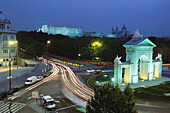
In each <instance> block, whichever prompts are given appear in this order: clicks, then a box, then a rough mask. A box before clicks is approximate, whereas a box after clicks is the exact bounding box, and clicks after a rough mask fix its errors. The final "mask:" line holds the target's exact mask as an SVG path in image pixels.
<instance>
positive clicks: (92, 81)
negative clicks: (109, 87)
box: [88, 73, 113, 88]
mask: <svg viewBox="0 0 170 113" xmlns="http://www.w3.org/2000/svg"><path fill="white" fill-rule="evenodd" d="M104 75H106V74H100V75H97V76H93V77H91V78H90V79H89V80H88V84H89V85H90V86H91V87H92V88H98V87H100V86H98V85H96V81H98V82H105V81H110V78H111V77H112V76H113V73H110V74H107V77H104Z"/></svg>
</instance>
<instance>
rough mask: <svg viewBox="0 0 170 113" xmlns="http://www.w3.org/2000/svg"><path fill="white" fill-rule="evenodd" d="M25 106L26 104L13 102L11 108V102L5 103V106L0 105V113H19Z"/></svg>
mask: <svg viewBox="0 0 170 113" xmlns="http://www.w3.org/2000/svg"><path fill="white" fill-rule="evenodd" d="M25 106H26V104H22V103H16V102H12V103H11V106H10V102H7V103H3V104H2V103H0V113H9V112H10V111H11V112H12V113H17V112H18V111H19V110H21V109H22V108H24V107H25Z"/></svg>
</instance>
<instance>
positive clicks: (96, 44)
mask: <svg viewBox="0 0 170 113" xmlns="http://www.w3.org/2000/svg"><path fill="white" fill-rule="evenodd" d="M92 46H97V47H101V46H102V43H100V42H98V41H96V42H93V43H92Z"/></svg>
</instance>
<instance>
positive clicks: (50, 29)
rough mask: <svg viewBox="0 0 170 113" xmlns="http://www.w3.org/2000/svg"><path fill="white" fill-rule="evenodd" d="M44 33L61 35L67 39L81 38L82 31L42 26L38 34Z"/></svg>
mask: <svg viewBox="0 0 170 113" xmlns="http://www.w3.org/2000/svg"><path fill="white" fill-rule="evenodd" d="M40 31H42V32H44V33H48V34H53V35H56V34H61V35H65V36H69V37H71V38H72V37H81V36H83V30H82V29H81V28H74V27H56V26H49V25H43V26H42V27H41V28H40V29H39V30H38V32H40Z"/></svg>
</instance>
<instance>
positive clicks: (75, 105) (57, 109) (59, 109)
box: [55, 105, 76, 113]
mask: <svg viewBox="0 0 170 113" xmlns="http://www.w3.org/2000/svg"><path fill="white" fill-rule="evenodd" d="M75 106H76V105H71V106H67V107H63V108H60V109H57V110H55V112H56V113H57V111H61V110H64V109H68V108H71V107H75Z"/></svg>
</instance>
